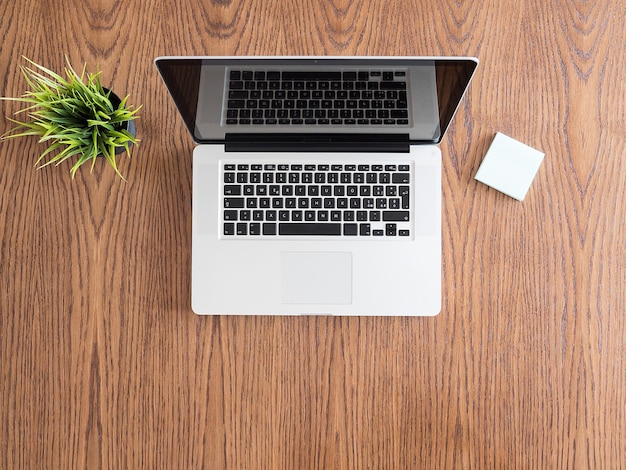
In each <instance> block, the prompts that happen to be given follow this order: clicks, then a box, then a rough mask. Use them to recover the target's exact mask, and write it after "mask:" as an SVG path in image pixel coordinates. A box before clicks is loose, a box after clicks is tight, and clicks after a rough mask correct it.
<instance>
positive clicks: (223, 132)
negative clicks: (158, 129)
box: [155, 57, 478, 316]
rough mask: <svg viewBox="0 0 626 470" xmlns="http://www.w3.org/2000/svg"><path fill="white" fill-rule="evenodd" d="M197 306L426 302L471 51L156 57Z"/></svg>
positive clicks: (290, 308) (387, 308) (322, 310)
mask: <svg viewBox="0 0 626 470" xmlns="http://www.w3.org/2000/svg"><path fill="white" fill-rule="evenodd" d="M155 64H156V67H157V69H158V70H159V72H160V74H161V77H162V78H163V80H164V82H165V85H166V86H167V89H168V90H169V92H170V95H171V96H172V98H173V100H174V102H175V104H176V106H177V108H178V110H179V112H180V114H181V116H182V118H183V120H184V122H185V124H186V126H187V128H188V130H189V132H190V133H191V135H192V137H193V140H194V141H195V143H196V144H198V145H197V146H196V148H195V150H194V155H193V208H192V227H193V236H192V266H191V269H192V292H191V303H192V309H193V311H194V312H196V313H197V314H246V315H300V314H302V315H402V316H415V315H436V314H437V313H439V311H440V310H441V296H442V292H441V290H442V288H441V152H440V150H439V148H438V147H437V144H438V143H439V142H440V141H441V139H442V138H443V136H444V133H445V131H446V129H447V127H448V126H449V124H450V121H451V120H452V118H453V116H454V114H455V112H456V109H457V107H458V105H459V102H460V101H461V98H462V97H463V95H464V93H465V91H466V89H467V86H468V84H469V82H470V79H471V77H472V75H473V73H474V71H475V69H476V67H477V64H478V61H477V60H476V59H475V58H459V57H450V58H437V57H428V58H413V57H263V58H260V57H256V58H253V57H239V58H238V57H160V58H157V59H156V60H155Z"/></svg>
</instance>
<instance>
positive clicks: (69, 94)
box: [1, 57, 141, 179]
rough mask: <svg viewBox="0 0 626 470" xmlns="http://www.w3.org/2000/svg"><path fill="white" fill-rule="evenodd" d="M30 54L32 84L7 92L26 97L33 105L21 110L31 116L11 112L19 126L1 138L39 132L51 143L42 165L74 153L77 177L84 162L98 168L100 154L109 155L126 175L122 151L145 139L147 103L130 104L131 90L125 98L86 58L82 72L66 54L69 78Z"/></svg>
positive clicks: (28, 79)
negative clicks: (141, 134)
mask: <svg viewBox="0 0 626 470" xmlns="http://www.w3.org/2000/svg"><path fill="white" fill-rule="evenodd" d="M25 59H26V60H27V61H28V62H29V63H30V64H31V66H32V68H31V67H28V66H21V70H22V73H23V75H24V77H25V79H26V82H27V84H28V86H29V87H30V90H28V91H26V92H25V93H24V94H23V95H22V96H21V97H19V98H3V99H5V100H11V101H19V102H22V103H25V104H26V105H27V106H26V107H25V108H24V109H22V110H20V111H18V112H17V113H16V116H19V115H20V114H22V115H24V116H25V117H22V118H21V119H20V118H7V119H9V120H10V121H11V122H13V123H14V124H16V127H14V128H13V129H11V130H9V131H8V132H7V133H5V134H4V135H3V136H2V137H1V139H2V140H7V139H12V138H16V137H23V136H30V135H33V136H38V137H39V142H46V143H48V148H47V149H46V150H45V151H44V152H43V153H42V154H41V155H40V156H39V158H38V159H37V162H36V164H37V165H39V167H40V168H41V167H44V166H47V165H50V164H52V163H54V164H56V165H58V164H60V163H62V162H64V161H65V160H68V159H70V158H74V159H75V162H74V165H73V166H72V168H71V170H70V173H71V175H72V178H74V175H75V174H76V171H77V170H78V168H79V167H80V166H81V165H83V164H84V163H86V162H88V161H91V170H93V167H94V165H95V162H96V158H98V157H104V158H105V159H106V161H107V162H108V163H109V164H110V165H111V166H112V167H113V169H114V170H115V172H116V173H117V174H118V175H119V176H120V177H121V178H122V179H124V178H123V176H122V175H121V174H120V172H119V170H118V168H117V163H116V155H117V154H118V153H122V152H124V151H126V153H127V154H128V156H129V157H130V147H131V145H136V144H137V143H138V142H139V140H138V139H137V138H136V137H135V126H134V123H133V120H134V119H137V117H138V116H137V111H139V109H140V108H141V106H140V107H138V108H134V107H132V106H129V105H127V100H128V96H126V97H125V98H123V99H120V98H118V97H117V96H116V95H115V94H114V93H113V92H112V91H111V90H109V89H107V88H105V87H103V86H102V84H101V83H100V73H101V72H97V73H86V64H85V65H84V66H83V70H82V73H81V74H80V75H79V74H78V73H77V72H76V71H75V70H74V69H73V68H72V66H71V65H70V63H69V59H67V57H66V62H67V67H66V68H65V74H66V76H67V78H64V77H62V76H61V75H59V74H57V73H55V72H53V71H51V70H49V69H47V68H46V67H43V66H41V65H39V64H36V63H35V62H33V61H32V60H30V59H27V58H25ZM57 151H58V152H57Z"/></svg>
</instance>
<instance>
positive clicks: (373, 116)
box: [155, 57, 478, 144]
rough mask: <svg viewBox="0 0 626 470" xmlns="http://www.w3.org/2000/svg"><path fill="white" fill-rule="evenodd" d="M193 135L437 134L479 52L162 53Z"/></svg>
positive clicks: (426, 137) (205, 138)
mask: <svg viewBox="0 0 626 470" xmlns="http://www.w3.org/2000/svg"><path fill="white" fill-rule="evenodd" d="M155 64H156V66H157V69H158V70H159V72H160V74H161V76H162V78H163V81H164V82H165V84H166V86H167V89H168V90H169V92H170V94H171V96H172V98H173V99H174V102H175V104H176V106H177V108H178V110H179V112H180V114H181V116H182V117H183V120H184V122H185V125H186V127H187V129H188V130H189V132H190V134H191V135H192V137H193V139H194V141H195V142H196V143H222V142H225V141H226V140H227V139H229V138H230V139H236V138H237V136H238V135H240V136H244V135H245V136H250V135H264V136H270V137H271V136H290V135H304V134H316V135H333V134H336V135H342V136H346V135H348V136H350V138H352V139H354V140H358V139H359V135H361V136H364V137H365V136H371V135H380V136H382V137H384V138H386V139H394V138H398V139H401V140H404V141H406V140H408V141H409V142H411V143H425V144H433V143H439V142H440V141H441V139H442V138H443V135H444V134H445V131H446V129H447V128H448V125H449V124H450V121H451V120H452V118H453V116H454V114H455V112H456V109H457V107H458V105H459V102H460V101H461V98H462V97H463V95H464V93H465V91H466V89H467V86H468V84H469V82H470V79H471V77H472V75H473V73H474V71H475V69H476V66H477V64H478V61H477V60H476V59H474V58H457V57H451V58H408V57H377V58H369V57H346V58H340V57H335V58H327V57H315V58H314V57H293V58H290V57H264V58H250V57H245V58H236V57H160V58H157V59H156V60H155Z"/></svg>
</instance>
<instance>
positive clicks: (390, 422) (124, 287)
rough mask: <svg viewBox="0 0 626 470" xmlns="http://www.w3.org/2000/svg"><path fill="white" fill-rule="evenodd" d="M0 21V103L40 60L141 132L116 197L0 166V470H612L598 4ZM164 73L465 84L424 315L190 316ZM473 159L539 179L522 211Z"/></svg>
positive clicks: (618, 56)
mask: <svg viewBox="0 0 626 470" xmlns="http://www.w3.org/2000/svg"><path fill="white" fill-rule="evenodd" d="M0 3H1V8H0V11H2V15H0V33H2V34H1V37H3V38H4V39H3V42H2V44H1V45H0V94H2V95H3V96H17V95H19V94H21V93H22V92H23V91H24V90H25V87H26V85H25V83H24V81H23V79H22V77H21V75H20V74H19V71H18V65H19V64H22V63H24V62H23V60H22V59H21V55H25V56H28V57H29V58H32V59H34V60H35V61H37V62H40V63H43V64H45V65H47V66H49V67H51V68H54V69H56V70H61V69H62V66H63V62H64V54H67V55H68V56H69V58H70V60H71V61H72V63H73V64H75V66H77V67H79V66H80V65H81V64H82V63H83V62H87V63H88V68H89V69H90V70H93V69H95V67H96V65H98V64H99V65H100V67H101V68H102V69H103V75H102V78H103V81H104V82H105V83H107V84H110V85H111V87H112V88H113V89H115V90H116V91H118V92H120V93H122V94H123V93H126V92H127V93H130V94H131V102H132V103H135V104H140V103H141V104H143V105H144V108H143V110H142V113H141V114H142V117H141V120H140V121H139V123H138V132H139V137H140V138H141V139H142V142H141V145H140V147H139V148H138V149H137V151H136V152H135V153H134V155H133V158H132V159H130V160H127V159H125V158H124V159H122V161H121V164H120V168H121V171H122V173H123V174H124V175H125V176H126V177H127V179H128V182H126V183H124V182H123V181H121V180H120V179H119V178H117V177H116V176H115V175H114V172H113V171H111V170H110V169H109V168H107V167H105V166H104V164H103V163H98V164H97V165H96V167H95V169H94V172H93V174H90V173H89V171H88V168H85V169H84V170H80V171H79V172H78V174H77V176H76V178H75V180H74V181H72V180H71V179H70V175H69V168H70V166H69V165H67V164H63V165H61V166H60V167H56V168H55V167H51V168H46V169H43V170H39V171H35V170H34V168H33V164H34V161H35V159H36V157H37V155H38V154H39V152H40V151H41V147H40V146H39V145H38V144H37V143H36V142H35V141H34V140H26V139H24V140H20V141H12V142H8V143H6V142H5V143H0V162H1V170H0V311H1V314H0V467H1V468H6V469H14V468H28V469H30V468H37V469H39V468H51V469H57V468H58V469H60V468H90V469H93V468H105V469H113V468H117V469H125V468H128V469H131V468H132V469H135V468H150V469H152V468H167V469H174V468H180V469H183V468H185V469H187V468H201V467H204V468H235V469H241V468H253V469H261V468H263V469H264V468H294V469H303V468H316V469H317V468H329V469H331V468H332V469H334V468H350V469H353V468H455V469H456V468H480V469H484V468H550V469H552V468H568V469H569V468H594V469H608V468H624V467H626V426H625V423H626V411H625V410H626V374H625V372H624V370H625V369H626V350H625V347H626V339H625V338H626V328H625V325H626V229H625V227H626V205H625V202H624V199H625V197H624V193H625V190H626V184H625V180H626V168H625V164H624V157H625V154H626V132H625V128H626V126H625V123H626V115H625V103H626V99H625V98H624V97H625V96H626V65H625V64H626V60H625V59H626V57H625V50H626V34H625V33H624V17H625V15H626V8H625V7H624V2H623V1H622V0H597V1H594V2H589V1H583V0H567V1H565V0H563V1H555V2H551V1H540V0H534V1H530V2H520V1H518V0H501V1H495V0H489V1H485V2H473V1H465V0H461V1H456V0H424V1H418V0H411V1H389V0H378V1H370V2H359V1H349V0H321V1H315V0H303V1H279V0H249V1H244V0H220V1H217V0H214V1H208V0H202V1H191V0H178V1H164V0H151V1H144V2H140V1H137V0H129V1H126V2H109V1H104V0H101V1H85V0H55V1H52V0H45V1H44V0H21V1H14V0H0ZM176 54H199V55H211V54H234V55H244V54H248V55H261V54H263V55H273V54H276V55H280V54H304V55H307V54H316V55H474V56H477V57H479V58H480V60H481V65H480V67H479V70H478V72H477V75H476V77H475V79H474V82H473V84H472V86H471V89H470V91H469V93H468V95H467V97H466V99H465V101H464V102H463V105H462V107H461V109H460V110H459V112H458V114H457V116H456V119H455V121H454V125H453V126H452V128H451V129H450V132H449V134H448V135H447V137H446V139H445V142H444V143H443V144H442V146H441V147H442V151H443V153H444V179H443V194H444V201H443V208H444V209H443V231H444V237H443V286H444V287H443V295H444V304H443V310H442V312H441V314H440V315H439V316H438V317H435V318H326V317H323V318H315V317H300V318H276V317H266V318H253V317H197V316H195V315H194V314H193V313H192V312H191V310H190V256H191V254H190V241H191V240H190V232H191V219H190V215H191V214H190V199H191V151H192V143H191V140H190V138H189V137H188V135H187V134H186V131H185V130H184V129H183V126H182V123H181V120H180V119H179V117H178V115H177V114H176V111H175V108H174V106H173V104H172V102H171V101H170V99H169V97H168V96H167V94H166V91H165V88H164V86H163V85H162V83H161V82H160V79H159V78H158V76H157V73H156V71H155V69H154V67H153V65H152V60H153V58H154V57H156V56H158V55H176ZM15 109H16V107H15V106H13V104H12V103H6V102H2V103H0V111H1V114H2V115H7V114H10V113H12V112H13V111H14V110H15ZM8 127H9V124H8V123H7V122H6V121H4V120H3V121H2V124H0V131H1V132H4V131H5V130H6V129H8ZM496 131H502V132H504V133H506V134H508V135H511V136H512V137H514V138H516V139H518V140H521V141H523V142H526V143H527V144H529V145H531V146H533V147H536V148H539V149H541V150H543V151H544V152H545V153H546V158H545V160H544V163H543V165H542V167H541V168H540V170H539V173H538V175H537V178H536V180H535V182H534V184H533V186H532V187H531V190H530V192H529V194H528V196H527V197H526V199H525V201H524V202H522V203H520V202H517V201H515V200H513V199H510V198H508V197H506V196H504V195H501V194H499V193H497V192H496V191H494V190H492V189H489V188H487V187H486V186H484V185H482V184H479V183H477V182H475V181H474V179H473V176H474V174H475V173H476V170H477V169H478V166H479V164H480V162H481V160H482V157H483V155H484V153H485V151H486V149H487V147H488V145H489V143H490V141H491V139H492V137H493V135H494V134H495V132H496Z"/></svg>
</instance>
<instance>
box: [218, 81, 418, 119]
mask: <svg viewBox="0 0 626 470" xmlns="http://www.w3.org/2000/svg"><path fill="white" fill-rule="evenodd" d="M406 75H407V72H406V71H405V70H372V71H343V72H341V71H272V70H267V71H265V70H230V71H229V81H228V99H227V107H226V110H225V113H226V114H225V116H224V118H225V121H224V122H225V123H226V125H244V126H251V127H254V126H281V125H288V126H293V125H295V126H298V125H320V126H326V125H327V126H338V125H339V126H341V125H347V126H408V125H409V113H408V100H407V76H406Z"/></svg>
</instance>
